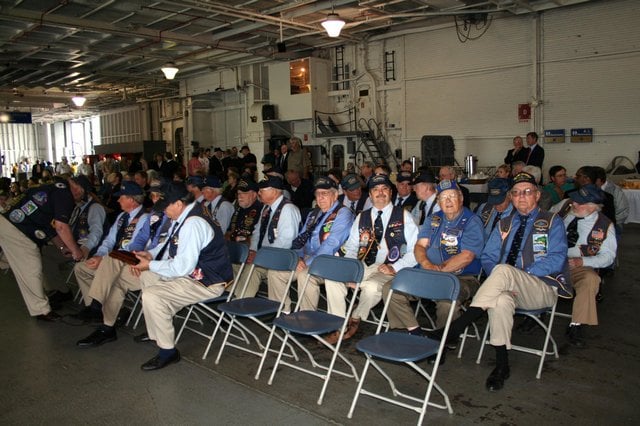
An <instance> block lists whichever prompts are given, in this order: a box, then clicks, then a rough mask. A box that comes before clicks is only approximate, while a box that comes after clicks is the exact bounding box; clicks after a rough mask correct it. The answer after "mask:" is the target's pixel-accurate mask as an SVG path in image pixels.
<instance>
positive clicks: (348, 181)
mask: <svg viewBox="0 0 640 426" xmlns="http://www.w3.org/2000/svg"><path fill="white" fill-rule="evenodd" d="M340 186H341V187H342V189H344V190H346V191H353V190H354V189H358V188H361V187H362V182H360V178H359V177H358V175H356V174H355V173H350V174H348V175H346V176H345V177H343V178H342V181H340Z"/></svg>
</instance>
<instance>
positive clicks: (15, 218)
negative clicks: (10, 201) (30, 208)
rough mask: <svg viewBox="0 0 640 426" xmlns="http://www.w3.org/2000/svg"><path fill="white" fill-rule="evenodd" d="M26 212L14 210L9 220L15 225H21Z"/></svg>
mask: <svg viewBox="0 0 640 426" xmlns="http://www.w3.org/2000/svg"><path fill="white" fill-rule="evenodd" d="M24 218H25V216H24V212H23V211H22V210H20V209H18V210H14V211H12V212H11V213H10V214H9V220H10V221H11V222H13V223H20V222H22V221H23V220H24Z"/></svg>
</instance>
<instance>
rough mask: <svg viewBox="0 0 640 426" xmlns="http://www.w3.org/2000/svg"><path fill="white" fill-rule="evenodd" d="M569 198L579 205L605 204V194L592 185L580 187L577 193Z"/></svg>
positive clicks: (573, 192) (571, 194)
mask: <svg viewBox="0 0 640 426" xmlns="http://www.w3.org/2000/svg"><path fill="white" fill-rule="evenodd" d="M569 197H570V198H571V199H572V200H573V201H575V202H576V203H578V204H587V203H594V204H602V203H604V192H602V190H601V189H600V188H598V187H597V186H595V185H594V184H592V183H590V184H588V185H584V186H582V187H580V189H578V190H577V191H572V192H570V193H569Z"/></svg>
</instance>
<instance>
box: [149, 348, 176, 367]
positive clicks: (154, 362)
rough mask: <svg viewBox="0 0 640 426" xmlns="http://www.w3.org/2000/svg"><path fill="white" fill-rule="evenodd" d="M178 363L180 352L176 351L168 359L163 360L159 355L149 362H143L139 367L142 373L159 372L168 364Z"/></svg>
mask: <svg viewBox="0 0 640 426" xmlns="http://www.w3.org/2000/svg"><path fill="white" fill-rule="evenodd" d="M178 361H180V352H179V351H178V350H177V349H176V351H175V352H174V353H173V355H171V356H169V357H168V358H163V357H161V356H160V355H156V356H154V357H153V358H151V359H150V360H149V361H147V362H145V363H144V364H142V365H141V366H140V368H141V369H142V370H143V371H153V370H159V369H161V368H164V367H166V366H167V365H169V364H173V363H176V362H178Z"/></svg>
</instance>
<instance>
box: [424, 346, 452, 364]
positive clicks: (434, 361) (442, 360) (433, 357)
mask: <svg viewBox="0 0 640 426" xmlns="http://www.w3.org/2000/svg"><path fill="white" fill-rule="evenodd" d="M446 355H447V350H446V348H445V350H444V351H442V356H441V357H440V365H444V362H445V361H446V360H447V357H446ZM437 356H438V354H435V355H431V356H430V357H429V358H427V362H428V363H429V365H434V364H435V363H436V357H437Z"/></svg>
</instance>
